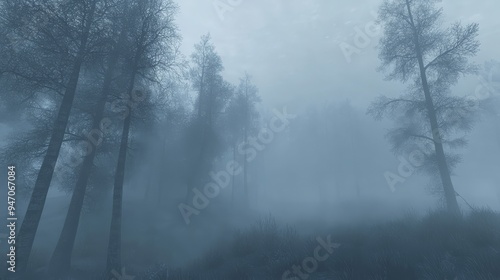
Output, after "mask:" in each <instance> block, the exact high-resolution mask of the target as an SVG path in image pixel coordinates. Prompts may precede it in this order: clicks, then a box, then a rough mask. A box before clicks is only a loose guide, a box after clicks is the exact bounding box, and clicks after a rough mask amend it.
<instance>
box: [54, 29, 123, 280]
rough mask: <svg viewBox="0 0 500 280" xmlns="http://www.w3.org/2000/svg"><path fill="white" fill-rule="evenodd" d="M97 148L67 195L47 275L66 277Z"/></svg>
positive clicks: (108, 79)
mask: <svg viewBox="0 0 500 280" xmlns="http://www.w3.org/2000/svg"><path fill="white" fill-rule="evenodd" d="M126 30H127V28H125V29H124V30H122V32H121V34H120V38H119V40H118V43H117V44H116V46H115V47H114V51H113V52H112V54H111V57H110V60H109V63H108V69H107V70H106V73H105V77H104V83H103V87H102V94H101V97H100V100H99V102H98V104H97V108H96V111H95V113H94V120H93V124H92V130H98V131H100V124H101V120H102V119H103V116H104V109H105V105H106V100H107V97H108V94H109V92H110V91H111V83H112V81H113V76H114V71H115V68H116V64H117V63H118V59H119V56H120V48H121V47H122V46H123V43H124V40H125V38H126V32H127V31H126ZM97 149H98V147H97V146H94V145H92V150H91V152H90V154H88V155H87V156H86V157H85V159H84V161H83V164H82V168H81V170H80V174H79V175H78V179H77V182H76V185H75V189H74V190H73V195H72V196H71V202H70V205H69V209H68V213H67V215H66V219H65V221H64V226H63V229H62V232H61V235H60V236H59V240H58V242H57V245H56V248H55V250H54V253H53V254H52V257H51V259H50V263H49V275H50V276H51V277H54V278H55V279H67V277H68V273H69V270H70V266H71V254H72V252H73V246H74V243H75V237H76V233H77V231H78V225H79V223H80V213H81V210H82V206H83V200H84V198H85V191H86V189H87V182H88V179H89V177H90V172H91V170H92V166H93V164H94V158H95V156H96V154H97Z"/></svg>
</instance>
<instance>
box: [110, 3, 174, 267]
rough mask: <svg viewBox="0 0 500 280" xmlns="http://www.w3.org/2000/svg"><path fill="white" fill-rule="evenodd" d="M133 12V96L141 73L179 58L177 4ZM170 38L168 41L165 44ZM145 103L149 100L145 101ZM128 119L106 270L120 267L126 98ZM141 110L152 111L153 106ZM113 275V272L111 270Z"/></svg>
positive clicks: (131, 108) (139, 7)
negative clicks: (177, 47)
mask: <svg viewBox="0 0 500 280" xmlns="http://www.w3.org/2000/svg"><path fill="white" fill-rule="evenodd" d="M134 4H135V5H136V6H135V7H134V8H135V10H134V15H135V17H136V21H135V22H134V24H133V28H132V30H131V32H130V33H131V35H132V36H131V37H132V42H130V48H129V50H131V53H130V55H127V56H126V57H127V60H128V61H127V62H128V63H126V65H127V66H128V67H127V68H128V71H127V72H128V74H129V78H128V85H127V89H126V96H132V95H133V91H134V88H135V87H136V84H137V79H138V77H140V76H142V77H146V76H148V74H149V75H150V76H151V74H153V75H152V76H153V78H154V76H156V75H154V74H155V70H156V71H158V70H159V68H160V67H159V66H166V67H161V68H162V70H163V71H171V70H172V69H170V68H171V67H172V66H174V65H175V62H176V57H175V56H176V48H175V47H176V44H175V42H176V41H177V40H178V39H179V36H178V34H177V30H176V27H175V25H174V24H173V19H174V15H175V13H176V11H177V9H176V6H175V5H174V4H173V3H172V2H171V1H158V0H147V1H144V0H139V1H137V2H135V3H134ZM166 42H168V43H169V44H165V43H166ZM144 94H145V93H144V92H139V91H136V96H143V95H144ZM144 103H146V102H144ZM124 106H125V110H126V111H125V112H126V114H125V116H126V117H125V119H124V123H123V130H122V133H121V140H120V150H119V153H118V163H117V166H116V172H115V180H114V188H113V208H112V216H111V225H110V235H109V243H108V258H107V271H108V273H112V271H113V270H116V271H119V270H120V269H121V267H122V266H121V219H122V214H121V212H122V197H123V183H124V177H125V167H126V164H125V163H126V160H127V150H128V143H129V133H130V128H131V123H132V119H133V116H134V114H135V110H137V108H134V106H131V105H130V103H129V102H125V105H124ZM142 109H143V110H139V111H150V112H153V111H154V110H153V108H147V109H146V110H144V108H142ZM148 109H149V110H148ZM110 276H113V275H112V274H111V275H110Z"/></svg>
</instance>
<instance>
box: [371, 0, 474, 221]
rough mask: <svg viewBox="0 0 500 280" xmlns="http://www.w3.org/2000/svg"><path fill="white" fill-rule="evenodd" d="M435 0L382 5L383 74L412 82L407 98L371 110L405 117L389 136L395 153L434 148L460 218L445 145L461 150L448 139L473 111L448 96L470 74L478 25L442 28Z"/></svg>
mask: <svg viewBox="0 0 500 280" xmlns="http://www.w3.org/2000/svg"><path fill="white" fill-rule="evenodd" d="M436 2H438V1H436V0H386V1H385V2H384V3H383V4H382V6H381V7H380V10H379V22H380V23H381V24H382V26H383V28H384V36H383V38H382V39H381V40H380V54H379V57H380V59H381V60H382V66H381V69H382V70H388V71H387V72H388V73H387V79H388V80H400V81H402V82H405V83H406V82H408V81H411V82H413V84H411V85H410V88H409V93H407V94H405V95H403V96H401V97H400V98H386V97H382V98H380V99H379V100H377V101H376V102H375V103H374V104H373V105H372V107H371V109H370V110H369V112H370V113H371V114H372V115H374V116H375V117H381V116H382V115H383V114H384V113H388V112H391V113H394V112H398V113H401V114H403V115H399V116H407V117H408V118H406V119H404V118H403V119H402V120H401V122H400V123H401V124H402V126H401V127H400V128H398V129H396V130H394V131H393V133H392V134H390V135H389V136H390V137H391V139H392V140H393V141H394V144H395V148H396V149H397V150H398V149H400V148H402V147H404V146H405V144H408V143H409V142H410V143H411V141H414V140H415V139H417V140H425V141H429V142H430V144H432V148H433V155H432V156H431V157H432V158H433V160H434V162H435V163H436V165H437V166H436V167H437V169H438V171H439V177H440V179H441V183H442V188H443V191H444V197H445V200H446V205H447V207H448V210H449V211H450V212H452V213H459V212H460V210H459V206H458V203H457V199H456V192H455V189H454V187H453V183H452V180H451V174H450V167H452V165H453V163H454V162H452V160H451V158H448V159H447V157H446V155H445V151H444V147H443V144H448V145H449V146H457V145H458V146H461V145H463V144H465V143H464V139H463V138H458V139H450V138H451V137H453V136H454V135H455V133H456V132H457V130H465V131H467V130H468V129H470V127H471V121H472V119H471V117H470V113H472V111H473V108H471V106H469V103H468V102H467V100H466V99H465V98H460V97H455V96H451V95H450V92H449V91H450V87H451V85H453V84H455V83H456V82H457V81H458V79H459V77H460V76H461V75H464V74H469V73H474V72H475V71H476V69H477V67H475V65H472V64H470V63H469V61H468V58H469V57H472V56H474V55H475V54H476V53H477V52H478V49H479V43H478V41H477V40H476V37H477V35H478V25H477V24H475V23H473V24H469V25H467V26H463V25H461V24H460V23H455V24H452V25H451V26H450V27H448V28H442V24H443V22H442V21H443V19H442V9H440V8H437V7H436V6H435V3H436Z"/></svg>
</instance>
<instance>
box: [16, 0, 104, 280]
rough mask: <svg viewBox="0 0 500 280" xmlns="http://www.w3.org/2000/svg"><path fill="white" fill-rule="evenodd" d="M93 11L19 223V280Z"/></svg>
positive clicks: (68, 110) (61, 136)
mask: <svg viewBox="0 0 500 280" xmlns="http://www.w3.org/2000/svg"><path fill="white" fill-rule="evenodd" d="M95 8H96V1H94V2H93V5H92V7H91V9H90V11H89V14H88V17H87V18H86V24H85V28H84V30H83V33H82V38H81V40H80V46H79V50H78V52H77V55H76V58H75V62H74V64H73V68H72V70H71V74H70V77H69V81H68V84H67V86H66V90H65V93H64V97H63V99H62V102H61V106H60V107H59V112H58V114H57V118H56V121H55V125H54V130H53V131H52V135H51V138H50V141H49V146H48V148H47V153H46V154H45V157H44V159H43V162H42V165H41V167H40V171H39V172H38V176H37V179H36V182H35V186H34V188H33V192H32V194H31V199H30V202H29V205H28V209H27V210H26V214H25V216H24V219H23V223H22V224H21V227H20V230H19V233H18V236H17V240H18V245H17V248H16V249H17V252H16V253H17V254H16V256H17V273H16V276H17V277H20V278H19V279H22V277H23V276H22V274H23V273H24V271H25V270H26V268H27V265H28V260H29V257H30V253H31V249H32V247H33V241H34V240H35V236H36V232H37V229H38V225H39V223H40V217H41V216H42V211H43V208H44V205H45V200H46V198H47V193H48V191H49V186H50V183H51V181H52V176H53V174H54V168H55V165H56V162H57V158H58V157H59V153H60V150H61V145H62V142H63V140H64V134H65V132H66V127H67V126H68V120H69V116H70V113H71V108H72V106H73V101H74V98H75V93H76V87H77V85H78V79H79V76H80V70H81V67H82V64H83V61H84V57H85V53H86V49H87V43H88V38H89V35H90V29H91V26H92V22H93V20H94V19H93V18H94V13H95Z"/></svg>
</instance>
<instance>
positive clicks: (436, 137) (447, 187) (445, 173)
mask: <svg viewBox="0 0 500 280" xmlns="http://www.w3.org/2000/svg"><path fill="white" fill-rule="evenodd" d="M406 7H407V9H408V15H409V17H410V21H411V23H412V26H413V34H414V41H415V49H416V53H417V59H418V66H419V69H420V78H421V81H422V88H423V90H424V95H425V104H426V108H427V113H428V115H429V121H430V124H431V130H432V138H433V142H434V148H435V150H436V157H437V163H438V168H439V174H440V177H441V182H442V184H443V190H444V195H445V199H446V205H447V207H448V211H449V212H450V213H453V214H460V208H459V207H458V202H457V196H456V192H455V189H454V188H453V183H452V181H451V175H450V170H449V168H448V163H447V162H446V156H445V153H444V148H443V143H442V137H441V134H440V132H439V125H438V122H437V116H436V111H435V107H434V103H433V100H432V96H431V92H430V88H429V83H428V80H427V74H426V69H425V65H424V59H423V56H422V50H421V48H420V42H419V39H418V33H417V30H416V27H415V24H414V21H413V15H412V12H411V8H410V3H409V0H406Z"/></svg>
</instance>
